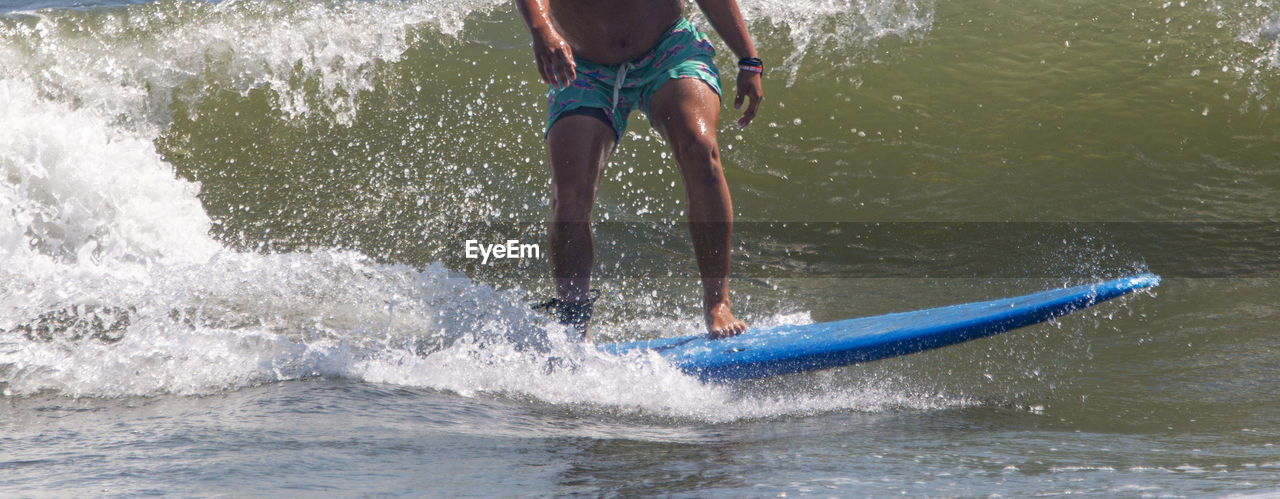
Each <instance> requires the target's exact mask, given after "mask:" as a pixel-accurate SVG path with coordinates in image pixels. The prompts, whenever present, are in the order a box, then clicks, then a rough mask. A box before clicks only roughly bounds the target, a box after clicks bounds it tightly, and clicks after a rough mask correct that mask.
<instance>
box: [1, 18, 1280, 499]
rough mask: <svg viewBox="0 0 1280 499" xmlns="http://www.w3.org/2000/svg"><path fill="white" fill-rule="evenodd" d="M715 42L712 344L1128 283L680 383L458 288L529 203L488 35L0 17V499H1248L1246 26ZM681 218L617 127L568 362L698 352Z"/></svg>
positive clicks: (477, 280)
mask: <svg viewBox="0 0 1280 499" xmlns="http://www.w3.org/2000/svg"><path fill="white" fill-rule="evenodd" d="M741 7H742V10H743V14H744V17H745V18H746V20H747V22H748V24H749V27H750V29H751V32H752V34H753V36H754V38H755V41H756V45H757V47H758V48H759V49H760V51H761V57H762V58H763V59H764V60H765V61H766V63H767V64H768V65H769V69H768V73H767V75H766V79H765V94H766V95H765V100H764V104H763V107H762V110H761V113H760V115H759V116H758V117H757V120H756V122H755V123H753V124H752V125H751V126H749V127H748V128H746V129H744V130H738V129H737V128H736V127H734V126H733V125H732V123H731V121H732V120H731V119H729V117H730V116H736V114H735V113H734V112H733V110H732V109H731V106H728V105H727V102H728V101H726V106H725V108H724V116H722V120H721V127H720V141H721V147H722V152H723V160H724V165H725V169H726V176H727V177H728V179H729V182H730V187H731V190H732V194H733V197H734V201H735V210H736V217H737V220H738V224H737V227H736V238H735V246H736V249H735V253H734V258H735V267H734V272H735V276H736V277H735V280H734V287H733V291H734V294H733V300H734V308H735V311H737V312H738V313H739V315H740V316H742V317H743V318H745V319H747V320H748V321H749V322H751V323H752V324H756V325H769V324H782V323H805V322H811V321H823V320H833V319H840V318H847V317H855V316H862V315H871V314H877V313H886V312H893V311H903V310H911V309H917V308H923V307H929V306H938V305H945V304H951V303H959V302H964V301H971V300H981V299H989V298H996V297H1001V296H1007V295H1011V294H1017V293H1022V292H1030V291H1034V290H1039V289H1044V288H1052V287H1060V286H1065V285H1069V284H1077V283H1082V282H1089V281H1093V280H1097V279H1101V278H1106V277H1115V276H1120V275H1125V274H1129V273H1133V272H1139V271H1150V272H1154V273H1157V274H1161V275H1162V276H1163V277H1164V282H1163V284H1162V285H1161V286H1160V287H1159V288H1157V289H1156V290H1154V291H1152V292H1149V293H1143V294H1139V295H1137V296H1133V297H1130V298H1128V299H1125V300H1121V301H1118V302H1115V303H1107V304H1104V305H1102V306H1099V307H1095V308H1094V309H1090V310H1088V311H1085V312H1083V313H1078V314H1075V315H1072V316H1068V317H1064V318H1061V319H1059V320H1057V321H1054V322H1052V323H1050V324H1044V325H1039V326H1033V327H1029V328H1026V329H1023V330H1019V331H1017V332H1013V333H1010V334H1006V335H1001V336H997V337H994V338H989V339H984V340H979V341H975V342H970V343H966V344H963V345H958V346H954V347H949V348H946V349H941V350H936V351H932V352H926V353H922V354H917V355H913V356H908V357H903V358H897V359H889V360H884V361H879V362H874V363H869V364H864V365H858V366H851V367H847V368H842V369H835V370H829V371H824V372H818V373H810V374H803V375H792V376H784V377H778V378H773V379H767V380H757V381H748V382H738V383H729V384H715V383H701V382H698V381H697V380H696V379H694V378H692V377H689V376H685V375H683V374H681V373H680V372H679V371H678V370H675V369H674V368H672V367H670V366H668V365H666V364H664V363H663V362H662V361H661V360H660V359H658V358H656V357H629V358H616V357H610V356H607V355H603V354H600V353H598V352H596V351H595V350H594V348H592V347H590V346H588V345H582V344H579V343H576V342H573V341H570V340H569V339H568V338H567V335H566V334H565V331H563V330H562V329H560V328H559V327H558V326H556V325H554V324H552V323H550V322H549V321H548V320H547V319H546V318H544V317H542V316H540V315H538V314H536V313H534V312H533V311H532V310H530V309H529V304H530V303H533V302H536V301H538V300H539V299H543V298H545V297H546V296H548V295H549V294H550V292H551V286H550V283H549V282H548V279H547V275H548V273H549V271H548V268H547V267H548V265H547V262H546V260H545V255H532V256H527V257H526V258H522V259H500V260H493V261H489V262H483V261H481V260H479V259H471V258H468V257H467V255H466V244H467V243H466V242H467V241H468V240H475V241H477V242H480V243H486V244H498V243H505V242H506V241H507V240H515V241H518V242H520V243H523V244H541V243H542V238H543V237H544V236H543V234H544V223H545V218H546V214H547V212H548V206H549V205H548V201H547V191H548V186H549V173H548V171H547V166H546V160H545V152H544V150H543V144H542V141H541V123H542V119H543V118H542V116H543V114H542V113H543V112H544V109H543V107H542V106H543V105H544V104H543V100H544V99H543V93H544V91H545V87H544V86H543V85H541V84H540V83H538V82H537V74H536V71H535V70H534V68H533V65H532V61H531V57H530V52H529V46H528V35H527V33H526V32H525V31H524V28H523V25H522V24H521V22H520V20H519V17H518V15H517V14H516V13H515V11H514V8H513V7H512V6H511V5H510V4H509V3H508V2H495V1H487V0H408V1H389V0H385V1H384V0H363V1H361V0H328V1H323V2H319V1H306V0H260V1H247V0H245V1H241V0H229V1H222V2H205V1H188V0H160V1H139V2H133V1H115V0H92V1H87V2H79V1H74V0H73V1H63V0H53V1H39V2H30V1H14V0H0V175H2V177H0V469H2V470H4V473H3V474H0V495H5V496H28V495H36V496H41V495H63V496H71V495H94V496H100V495H129V496H132V495H143V494H147V495H151V494H164V495H267V494H288V495H303V494H307V495H312V494H323V495H337V496H351V495H367V494H378V495H383V494H385V495H415V496H416V495H435V496H458V495H485V496H488V495H500V496H524V495H571V494H582V495H627V496H631V495H677V496H721V495H723V496H782V495H786V496H788V497H796V496H810V495H813V496H883V495H900V494H907V495H940V496H977V495H1004V496H1029V495H1066V494H1073V495H1074V494H1092V495H1105V496H1231V495H1276V494H1280V448H1277V447H1276V444H1277V443H1280V390H1278V389H1277V386H1278V382H1280V367H1278V366H1280V335H1277V325H1278V324H1280V305H1277V303H1280V259H1278V258H1277V257H1276V255H1277V254H1280V253H1278V251H1280V217H1278V215H1277V213H1280V169H1277V168H1276V165H1278V164H1280V114H1277V111H1278V110H1280V109H1277V108H1280V5H1277V4H1276V3H1275V2H1270V1H1261V0H1260V1H1250V2H1244V1H1225V0H1204V1H1190V0H1188V1H1182V2H1165V1H1119V2H1101V1H1080V2H1050V1H1040V0H1028V1H1022V2H998V1H986V0H975V1H969V2H948V1H924V0H859V1H823V0H800V1H789V2H782V1H774V0H760V1H752V0H743V1H742V5H741ZM689 14H690V15H691V17H693V18H694V20H695V21H696V22H697V23H698V24H701V25H704V26H705V25H706V22H705V19H704V18H703V17H702V16H701V14H700V13H699V12H697V9H696V7H693V6H689ZM718 57H719V58H720V59H723V60H722V61H720V62H721V66H722V67H731V65H732V62H733V61H732V57H731V54H729V53H728V51H727V50H721V53H720V55H719V56H718ZM724 83H725V88H726V89H732V88H733V85H732V81H730V80H728V79H726V80H725V82H724ZM683 205H684V200H683V191H682V189H681V188H680V185H679V178H678V173H677V171H676V170H675V166H674V164H673V161H672V160H671V158H670V155H669V154H668V153H667V152H666V150H665V149H664V146H663V145H662V143H661V140H660V139H659V138H658V136H657V134H656V133H655V132H653V131H652V130H650V129H649V127H648V125H647V124H646V123H645V120H644V119H643V117H639V116H636V117H633V119H632V125H631V128H630V129H629V131H628V132H627V134H626V136H625V137H624V139H623V140H622V142H621V143H620V145H619V148H618V150H617V151H616V153H615V155H614V158H613V161H612V163H611V165H610V166H609V168H608V170H606V172H605V175H604V179H603V181H602V183H601V186H600V193H599V202H598V204H597V207H596V211H595V217H596V219H597V221H598V224H597V233H596V239H597V245H598V248H597V274H598V276H599V279H597V282H596V285H598V286H599V287H600V288H601V289H602V290H603V292H604V296H605V298H604V299H603V300H602V302H601V304H600V305H599V306H598V312H597V316H598V324H597V327H596V334H597V335H598V336H599V337H600V338H601V339H602V340H604V341H614V340H631V339H638V338H648V337H657V336H669V335H676V334H688V333H692V332H696V331H698V330H699V328H700V327H701V326H700V322H701V321H700V320H698V319H699V313H700V310H699V304H700V300H699V296H698V294H697V290H698V287H697V286H698V284H697V279H696V271H695V268H694V262H693V259H692V257H691V249H690V244H689V241H688V236H687V234H686V232H685V228H684V225H683V215H684V212H683V209H684V208H683ZM544 247H545V246H544Z"/></svg>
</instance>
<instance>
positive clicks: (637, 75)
mask: <svg viewBox="0 0 1280 499" xmlns="http://www.w3.org/2000/svg"><path fill="white" fill-rule="evenodd" d="M715 55H716V49H715V46H713V45H711V40H709V39H707V35H706V34H704V33H703V32H701V31H698V28H696V27H694V25H693V24H691V23H690V22H689V21H688V20H687V19H685V18H683V17H682V18H680V19H679V20H678V21H676V23H675V24H673V25H671V27H670V28H668V29H667V32H666V33H664V34H663V35H662V37H660V38H658V42H657V43H656V44H654V46H653V48H651V49H649V51H648V52H647V53H645V54H644V55H642V56H640V57H637V58H635V59H632V60H630V61H627V62H624V63H622V64H610V65H606V64H597V63H594V62H591V61H588V60H586V59H580V58H578V57H576V56H575V57H574V58H573V61H574V63H575V64H576V65H577V73H578V75H577V77H576V78H574V80H573V81H572V82H570V83H569V85H568V86H566V87H564V88H556V87H555V86H552V87H551V89H550V90H547V124H546V128H545V129H544V130H543V133H544V134H545V133H546V132H550V131H551V125H553V124H555V122H556V120H557V119H560V118H561V117H562V116H568V115H573V114H589V115H594V116H597V117H600V118H603V119H604V121H605V122H607V123H608V124H609V126H611V127H613V133H614V136H615V138H616V139H618V141H621V140H622V132H625V131H626V130H627V116H628V115H630V114H631V111H632V110H633V109H636V108H637V106H638V108H639V109H640V110H641V111H643V112H644V114H645V115H646V116H648V115H649V99H650V98H651V97H652V96H653V93H654V92H656V91H657V90H658V87H661V86H662V84H663V83H666V82H667V81H669V80H673V79H681V78H692V79H697V80H702V81H703V82H705V83H706V84H707V85H708V86H710V87H711V89H712V90H715V92H716V95H720V71H719V70H718V69H717V68H716V64H715V61H714V59H715ZM649 122H650V123H653V118H652V116H650V118H649ZM615 144H616V143H615Z"/></svg>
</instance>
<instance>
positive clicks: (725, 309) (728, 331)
mask: <svg viewBox="0 0 1280 499" xmlns="http://www.w3.org/2000/svg"><path fill="white" fill-rule="evenodd" d="M705 318H706V320H707V332H708V333H711V339H713V340H718V339H721V338H728V337H730V336H737V335H739V334H742V332H743V331H746V330H747V323H745V322H742V321H740V320H738V319H737V318H735V317H734V316H733V313H732V312H730V311H729V302H720V303H717V304H715V305H712V306H710V307H707V312H706V317H705Z"/></svg>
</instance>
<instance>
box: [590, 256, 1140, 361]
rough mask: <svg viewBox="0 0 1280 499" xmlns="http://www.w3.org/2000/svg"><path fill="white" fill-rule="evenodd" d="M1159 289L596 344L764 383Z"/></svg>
mask: <svg viewBox="0 0 1280 499" xmlns="http://www.w3.org/2000/svg"><path fill="white" fill-rule="evenodd" d="M1159 284H1160V277H1159V276H1156V275H1154V274H1137V275H1133V276H1129V277H1124V278H1120V279H1113V280H1109V281H1103V282H1098V283H1094V284H1085V285H1081V286H1074V287H1069V288H1062V289H1053V290H1048V291H1041V292H1039V293H1032V294H1029V295H1023V296H1015V297H1011V298H1001V299H997V300H990V301H982V302H974V303H965V304H960V305H951V306H945V307H938V308H931V309H925V310H917V311H913V312H899V313H892V314H886V315H878V316H873V317H860V318H855V319H846V320H841V321H834V322H823V323H817V324H805V325H784V326H776V327H770V328H764V329H750V330H747V331H746V332H745V333H743V334H741V335H738V336H734V337H732V338H725V339H720V340H712V339H710V337H708V336H707V335H705V334H700V335H693V336H680V337H673V338H659V339H653V340H642V341H633V342H625V343H607V344H601V345H599V346H598V348H599V349H600V350H602V351H604V352H607V353H610V354H614V355H622V354H625V353H628V352H634V351H637V350H652V351H655V352H658V353H659V354H661V355H662V356H663V357H666V358H667V360H668V361H670V362H671V363H672V364H674V365H675V366H676V367H678V368H680V369H681V370H682V371H684V372H686V373H688V374H691V375H694V376H697V377H699V378H701V379H702V380H704V381H721V380H734V379H749V378H762V377H766V376H775V375H779V374H789V373H798V372H804V371H816V370H820V369H829V368H833V367H840V366H846V365H850V364H857V363H860V362H868V361H872V360H878V359H884V358H888V357H897V356H900V355H907V354H911V353H916V352H922V351H925V350H932V349H935V348H941V347H945V346H948V345H954V344H956V343H961V342H965V341H969V340H973V339H977V338H983V337H987V336H991V335H995V334H999V333H1003V332H1006V331H1010V330H1013V329H1017V328H1020V327H1023V326H1029V325H1032V324H1037V323H1041V322H1044V321H1047V320H1050V319H1053V318H1055V317H1060V316H1062V315H1066V314H1069V313H1071V312H1074V311H1077V310H1080V309H1083V308H1086V307H1090V306H1093V305H1096V304H1098V303H1102V302H1104V301H1107V300H1110V299H1112V298H1116V297H1119V296H1123V295H1126V294H1129V293H1132V292H1134V291H1138V290H1142V289H1148V288H1152V287H1155V286H1157V285H1159Z"/></svg>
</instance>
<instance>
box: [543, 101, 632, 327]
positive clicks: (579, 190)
mask: <svg viewBox="0 0 1280 499" xmlns="http://www.w3.org/2000/svg"><path fill="white" fill-rule="evenodd" d="M592 111H594V110H592ZM599 116H600V117H597V116H595V115H594V114H593V113H590V112H587V113H574V114H567V115H562V116H561V117H560V118H559V119H557V120H556V122H555V123H554V124H552V125H551V129H550V130H548V131H547V153H548V156H549V157H550V160H551V225H550V227H549V228H548V239H549V241H548V244H549V246H550V253H551V273H552V275H553V276H554V277H555V283H556V295H557V297H558V298H559V299H560V301H562V302H565V303H573V304H576V303H586V302H588V301H589V300H590V296H589V295H590V289H591V266H592V263H593V261H594V257H595V248H594V246H593V244H592V241H591V207H592V205H594V204H595V200H596V186H597V185H598V183H599V179H600V172H601V171H602V170H603V169H604V165H605V164H606V163H607V162H608V161H609V154H610V153H611V152H613V147H614V144H616V143H617V137H616V136H615V134H614V131H613V127H612V126H610V125H609V124H608V123H606V122H605V121H604V120H603V119H602V118H601V117H603V116H604V114H603V112H601V113H600V115H599ZM582 338H583V339H584V340H590V339H591V334H590V331H589V330H588V329H587V328H586V327H583V328H582Z"/></svg>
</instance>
